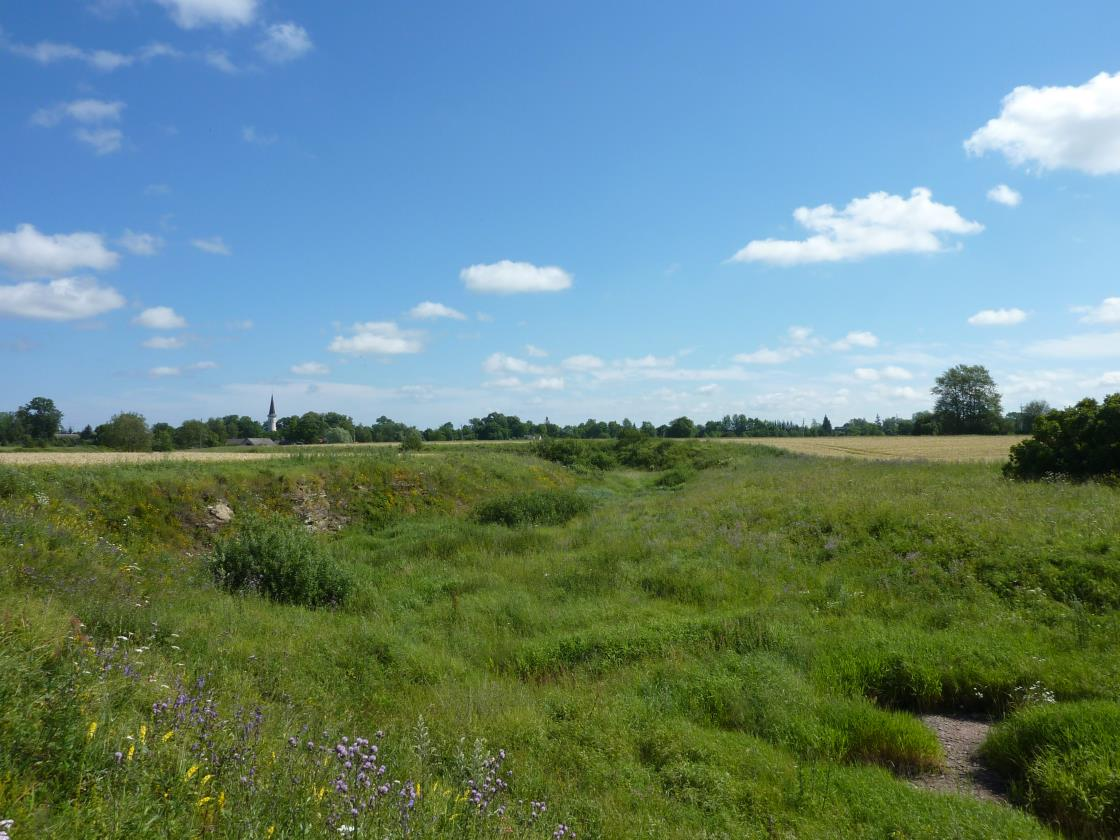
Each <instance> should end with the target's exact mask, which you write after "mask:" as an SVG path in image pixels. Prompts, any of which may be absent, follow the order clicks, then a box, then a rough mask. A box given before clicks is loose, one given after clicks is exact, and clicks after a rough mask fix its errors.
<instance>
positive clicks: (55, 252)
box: [0, 224, 120, 277]
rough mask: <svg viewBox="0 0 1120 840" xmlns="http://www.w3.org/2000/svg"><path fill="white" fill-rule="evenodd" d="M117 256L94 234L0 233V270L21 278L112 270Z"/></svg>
mask: <svg viewBox="0 0 1120 840" xmlns="http://www.w3.org/2000/svg"><path fill="white" fill-rule="evenodd" d="M119 259H120V255H118V254H116V253H115V252H113V251H110V250H109V249H108V248H106V247H105V244H104V242H103V241H102V239H101V236H100V235H98V234H96V233H84V232H81V233H56V234H45V233H40V232H39V231H38V230H36V229H35V226H34V225H29V224H22V225H19V226H18V227H17V228H16V229H15V230H14V231H11V232H6V231H5V232H0V266H3V267H4V268H5V269H7V270H8V271H9V272H11V273H13V274H17V275H20V276H24V277H58V276H59V275H62V274H66V273H67V272H70V271H73V270H75V269H78V268H88V269H93V270H94V271H104V270H105V269H109V268H115V267H116V265H117V262H118V260H119Z"/></svg>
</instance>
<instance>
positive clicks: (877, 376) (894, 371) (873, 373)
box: [852, 365, 914, 382]
mask: <svg viewBox="0 0 1120 840" xmlns="http://www.w3.org/2000/svg"><path fill="white" fill-rule="evenodd" d="M852 373H853V375H854V376H855V378H856V379H859V380H861V381H863V382H878V381H879V380H881V379H893V380H896V381H897V380H906V379H913V378H914V376H913V374H911V373H910V371H908V370H907V369H906V368H903V367H898V366H896V365H888V366H887V367H884V368H878V369H876V368H866V367H861V368H856V369H855V370H854V371H852Z"/></svg>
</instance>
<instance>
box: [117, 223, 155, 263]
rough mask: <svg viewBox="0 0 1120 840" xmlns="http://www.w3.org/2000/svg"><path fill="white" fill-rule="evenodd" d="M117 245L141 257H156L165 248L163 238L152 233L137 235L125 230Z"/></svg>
mask: <svg viewBox="0 0 1120 840" xmlns="http://www.w3.org/2000/svg"><path fill="white" fill-rule="evenodd" d="M117 244H118V245H120V246H121V247H122V248H124V249H125V250H126V251H129V252H130V253H133V254H136V255H137V256H140V257H151V256H155V255H156V254H158V253H159V252H160V249H161V248H163V244H164V243H163V237H162V236H156V235H155V234H151V233H136V232H135V231H132V230H129V229H128V228H125V231H124V233H122V234H121V237H120V239H118V240H117Z"/></svg>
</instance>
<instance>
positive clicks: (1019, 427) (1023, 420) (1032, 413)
mask: <svg viewBox="0 0 1120 840" xmlns="http://www.w3.org/2000/svg"><path fill="white" fill-rule="evenodd" d="M1052 410H1053V409H1052V408H1051V407H1050V403H1048V402H1046V400H1031V401H1030V402H1029V403H1027V404H1026V405H1024V406H1023V407H1022V408H1020V409H1019V410H1018V411H1013V412H1011V413H1010V414H1008V415H1007V419H1008V420H1010V421H1011V424H1012V431H1014V432H1015V433H1016V434H1019V435H1029V434H1030V433H1031V432H1032V431H1034V424H1035V421H1036V420H1037V419H1038V418H1039V417H1041V416H1042V415H1043V414H1046V413H1048V412H1050V411H1052Z"/></svg>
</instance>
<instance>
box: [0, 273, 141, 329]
mask: <svg viewBox="0 0 1120 840" xmlns="http://www.w3.org/2000/svg"><path fill="white" fill-rule="evenodd" d="M124 303H125V301H124V298H123V297H122V296H121V295H120V294H119V293H118V292H117V290H116V289H112V288H109V287H106V286H99V285H97V283H96V282H95V281H94V280H93V279H92V278H89V277H62V278H59V279H57V280H51V281H50V282H48V283H35V282H27V283H17V284H15V285H12V286H0V315H7V316H12V317H16V318H36V319H40V320H45V321H73V320H77V319H79V318H92V317H93V316H94V315H100V314H102V313H103V312H108V311H110V310H112V309H119V308H120V307H122V306H124Z"/></svg>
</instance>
